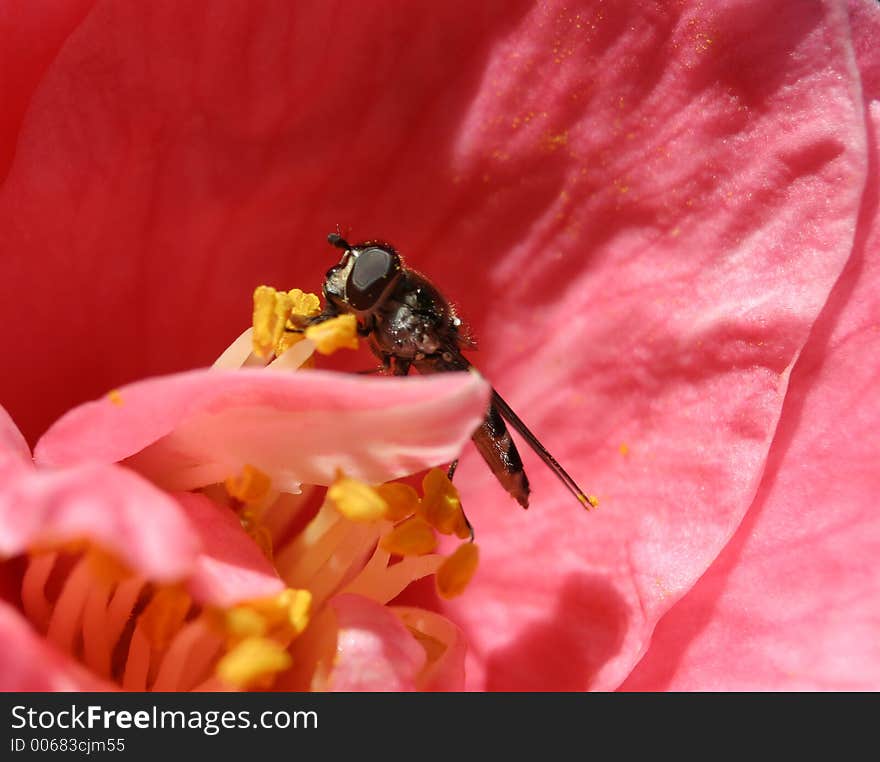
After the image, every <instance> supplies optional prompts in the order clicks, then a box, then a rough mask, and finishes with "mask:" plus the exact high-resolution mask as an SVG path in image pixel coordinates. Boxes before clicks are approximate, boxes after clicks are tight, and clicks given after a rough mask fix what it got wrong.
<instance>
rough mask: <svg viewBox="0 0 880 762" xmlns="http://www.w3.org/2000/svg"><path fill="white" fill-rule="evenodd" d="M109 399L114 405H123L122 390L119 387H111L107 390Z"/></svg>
mask: <svg viewBox="0 0 880 762" xmlns="http://www.w3.org/2000/svg"><path fill="white" fill-rule="evenodd" d="M107 399H108V400H110V402H112V403H113V404H114V405H121V404H122V403H123V402H124V400H123V399H122V392H120V391H119V389H111V390H110V391H109V392H107Z"/></svg>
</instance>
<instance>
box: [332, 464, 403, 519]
mask: <svg viewBox="0 0 880 762" xmlns="http://www.w3.org/2000/svg"><path fill="white" fill-rule="evenodd" d="M327 499H328V500H330V501H331V502H332V503H333V504H334V505H335V506H336V508H337V510H338V511H339V512H340V513H341V514H342V515H343V516H345V518H347V519H350V520H351V521H377V520H379V519H384V518H385V516H386V514H387V513H388V503H386V502H385V500H384V499H383V498H382V496H381V495H380V494H379V493H378V492H377V491H376V490H375V489H373V487H371V486H370V485H369V484H365V483H364V482H360V481H358V480H357V479H351V478H350V477H348V476H344V475H343V474H342V472H341V471H340V472H338V473H337V476H336V481H335V482H334V483H333V484H332V485H331V486H330V488H329V489H328V490H327Z"/></svg>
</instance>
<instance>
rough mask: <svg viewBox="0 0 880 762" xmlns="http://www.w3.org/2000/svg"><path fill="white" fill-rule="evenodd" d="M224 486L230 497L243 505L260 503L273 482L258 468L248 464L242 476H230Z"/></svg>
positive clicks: (242, 471)
mask: <svg viewBox="0 0 880 762" xmlns="http://www.w3.org/2000/svg"><path fill="white" fill-rule="evenodd" d="M224 484H225V485H226V491H227V492H228V493H229V496H230V497H234V498H235V499H236V500H241V502H243V503H258V502H259V501H260V500H262V499H263V498H264V497H266V495H267V494H268V493H269V488H270V487H271V486H272V480H271V479H270V478H269V477H268V475H267V474H264V473H263V472H262V471H260V469H259V468H257V467H256V466H252V465H250V464H247V465H245V467H244V468H243V469H242V470H241V475H240V476H230V477H229V478H227V479H226V481H225V482H224Z"/></svg>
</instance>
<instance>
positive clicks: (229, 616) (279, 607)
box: [226, 588, 312, 643]
mask: <svg viewBox="0 0 880 762" xmlns="http://www.w3.org/2000/svg"><path fill="white" fill-rule="evenodd" d="M311 606H312V594H311V592H309V591H308V590H296V589H294V588H287V589H286V590H283V591H282V592H280V593H279V594H278V595H276V596H274V597H270V598H259V599H257V600H254V601H250V602H248V603H245V604H242V605H240V606H234V607H233V608H231V609H229V610H228V611H227V612H226V631H227V633H228V635H229V637H230V640H231V642H233V643H235V642H238V641H239V640H241V639H243V638H248V637H264V636H268V635H271V636H272V637H274V638H275V639H277V640H278V641H284V642H289V641H290V640H292V639H293V638H295V637H296V636H297V635H299V634H300V633H301V632H302V631H303V630H305V628H306V627H307V626H308V624H309V613H310V609H311Z"/></svg>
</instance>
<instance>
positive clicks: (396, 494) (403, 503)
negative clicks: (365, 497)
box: [376, 482, 419, 521]
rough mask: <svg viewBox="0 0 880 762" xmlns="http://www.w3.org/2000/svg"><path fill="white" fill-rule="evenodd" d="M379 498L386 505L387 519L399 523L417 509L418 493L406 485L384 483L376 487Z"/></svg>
mask: <svg viewBox="0 0 880 762" xmlns="http://www.w3.org/2000/svg"><path fill="white" fill-rule="evenodd" d="M376 492H378V493H379V496H380V497H381V498H382V499H383V500H384V501H385V502H386V503H388V513H387V518H388V519H389V520H391V521H400V520H402V519H405V518H406V517H407V516H412V515H413V514H414V513H415V512H416V511H417V510H418V509H419V493H418V492H416V491H415V490H414V489H413V488H412V487H410V486H409V485H408V484H403V483H401V482H386V483H385V484H380V485H379V486H378V487H376Z"/></svg>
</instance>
